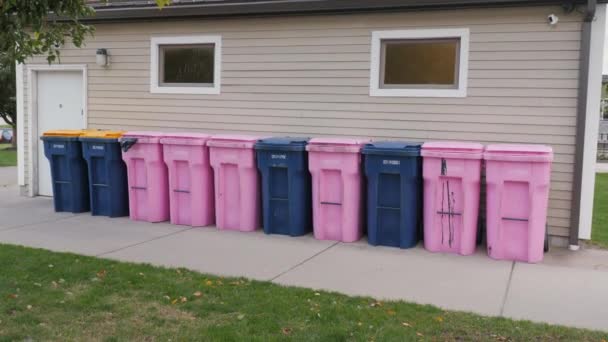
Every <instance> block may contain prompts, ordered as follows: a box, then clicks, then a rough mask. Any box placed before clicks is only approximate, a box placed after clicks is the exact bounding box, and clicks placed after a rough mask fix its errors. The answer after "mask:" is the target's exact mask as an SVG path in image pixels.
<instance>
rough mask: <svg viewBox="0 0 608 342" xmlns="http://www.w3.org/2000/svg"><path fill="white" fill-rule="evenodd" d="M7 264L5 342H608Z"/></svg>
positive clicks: (3, 270) (406, 308)
mask: <svg viewBox="0 0 608 342" xmlns="http://www.w3.org/2000/svg"><path fill="white" fill-rule="evenodd" d="M159 252H160V253H164V252H166V251H159ZM0 260H2V266H1V267H0V341H2V340H5V341H14V340H34V341H37V340H80V341H88V340H106V341H129V340H138V341H148V340H150V341H151V340H180V341H181V340H184V341H186V340H222V341H242V340H247V341H250V340H257V341H274V340H285V339H293V340H317V341H342V340H354V341H372V340H375V341H397V340H399V341H414V340H417V341H420V340H425V341H426V340H434V341H471V340H475V341H480V340H483V341H486V340H487V341H530V340H534V341H538V340H542V341H556V340H561V341H598V342H600V341H602V340H603V339H608V334H602V333H599V332H593V331H589V330H579V329H570V328H564V327H559V326H550V325H546V324H534V323H530V322H525V321H512V320H509V319H504V318H485V317H481V316H478V315H473V314H468V313H461V312H452V311H444V310H441V309H438V308H436V307H433V306H423V305H415V304H410V303H405V302H378V301H376V300H374V299H372V298H364V297H348V296H344V295H340V294H336V293H329V292H324V291H315V290H309V289H302V288H293V287H282V286H278V285H274V284H271V283H267V282H258V281H251V280H247V279H237V278H221V277H213V276H209V275H203V274H200V273H196V272H192V271H188V270H185V269H163V268H157V267H152V266H148V265H136V264H129V263H120V262H115V261H108V260H102V259H96V258H92V257H84V256H77V255H73V254H62V253H53V252H48V251H43V250H37V249H30V248H23V247H16V246H9V245H0ZM454 295H457V294H454ZM479 300H484V298H479Z"/></svg>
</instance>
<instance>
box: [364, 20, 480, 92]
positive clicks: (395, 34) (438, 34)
mask: <svg viewBox="0 0 608 342" xmlns="http://www.w3.org/2000/svg"><path fill="white" fill-rule="evenodd" d="M469 35H470V33H469V29H468V28H453V29H421V30H392V31H373V32H372V42H371V65H370V77H369V95H370V96H401V97H466V96H467V79H468V70H469ZM450 38H459V39H460V55H459V65H458V80H457V82H458V83H457V85H458V87H457V88H450V89H445V88H444V89H442V88H382V87H381V85H380V79H381V77H380V72H381V64H382V60H381V59H382V41H383V40H392V39H395V40H399V39H403V40H405V39H450Z"/></svg>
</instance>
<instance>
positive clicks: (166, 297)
mask: <svg viewBox="0 0 608 342" xmlns="http://www.w3.org/2000/svg"><path fill="white" fill-rule="evenodd" d="M163 298H164V299H166V300H171V297H169V296H163Z"/></svg>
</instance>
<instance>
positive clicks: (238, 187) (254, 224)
mask: <svg viewBox="0 0 608 342" xmlns="http://www.w3.org/2000/svg"><path fill="white" fill-rule="evenodd" d="M258 139H260V138H259V137H252V136H246V135H214V136H212V137H211V138H210V140H209V141H208V142H207V146H209V157H210V161H211V167H213V175H214V183H215V222H216V225H217V227H218V228H219V229H230V230H240V231H253V230H255V229H257V228H258V227H260V225H261V224H260V215H261V213H260V211H261V207H260V199H261V198H260V185H259V177H258V169H257V167H256V160H255V150H254V149H253V147H254V145H255V142H256V141H257V140H258Z"/></svg>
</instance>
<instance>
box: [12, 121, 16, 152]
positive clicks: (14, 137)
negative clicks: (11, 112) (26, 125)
mask: <svg viewBox="0 0 608 342" xmlns="http://www.w3.org/2000/svg"><path fill="white" fill-rule="evenodd" d="M11 127H12V128H13V139H12V141H11V145H12V146H13V148H14V149H17V125H16V124H15V125H12V126H11Z"/></svg>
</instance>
